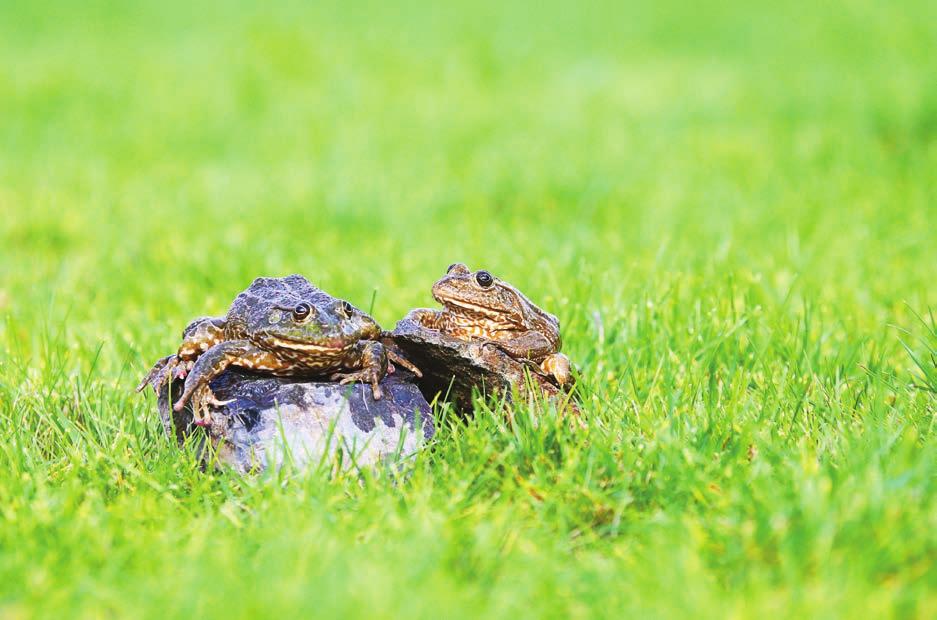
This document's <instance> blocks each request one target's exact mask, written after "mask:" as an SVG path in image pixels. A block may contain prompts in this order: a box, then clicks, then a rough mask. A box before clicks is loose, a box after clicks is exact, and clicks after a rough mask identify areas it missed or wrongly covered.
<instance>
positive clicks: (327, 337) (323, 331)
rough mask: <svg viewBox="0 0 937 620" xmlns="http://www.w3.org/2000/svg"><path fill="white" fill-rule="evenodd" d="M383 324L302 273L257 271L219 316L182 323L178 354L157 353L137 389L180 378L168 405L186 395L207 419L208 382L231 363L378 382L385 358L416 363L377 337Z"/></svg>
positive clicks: (376, 390)
mask: <svg viewBox="0 0 937 620" xmlns="http://www.w3.org/2000/svg"><path fill="white" fill-rule="evenodd" d="M381 336H382V331H381V328H380V326H379V325H378V324H377V323H376V322H375V321H374V319H372V318H371V317H370V316H369V315H367V314H365V313H364V312H362V311H361V310H358V309H357V308H355V307H354V306H352V305H351V304H350V303H348V302H347V301H343V300H340V299H335V298H334V297H332V296H331V295H328V294H327V293H325V292H323V291H321V290H319V289H318V288H316V287H315V286H313V285H312V284H310V283H309V281H308V280H306V279H305V278H304V277H302V276H299V275H292V276H288V277H285V278H257V279H256V280H254V282H253V283H252V284H251V285H250V287H248V289H247V290H245V291H244V292H242V293H241V294H240V295H238V296H237V297H236V298H235V300H234V302H233V303H232V304H231V308H230V309H229V310H228V314H227V315H226V316H225V317H222V318H212V317H205V318H201V319H196V320H195V321H193V322H192V323H190V324H189V326H188V327H186V328H185V331H184V332H183V334H182V344H181V345H180V346H179V350H178V351H177V352H176V354H175V355H170V356H168V357H164V358H163V359H161V360H159V361H158V362H157V363H156V365H155V366H154V367H153V369H152V370H151V371H150V372H149V374H147V376H146V377H145V378H144V379H143V381H142V382H141V383H140V385H139V386H138V387H137V390H138V391H139V390H142V389H143V388H145V387H146V386H147V385H152V386H153V388H154V389H155V390H156V391H159V389H160V388H162V386H163V385H164V384H165V383H166V382H167V381H170V380H171V379H172V378H183V377H184V378H185V386H184V387H183V391H182V394H181V395H180V397H179V399H178V400H177V401H176V403H175V405H173V407H174V409H175V410H176V411H181V410H182V408H183V407H185V405H186V403H187V402H189V401H190V400H191V402H192V410H193V412H194V416H195V423H196V424H199V425H205V424H208V423H209V422H210V414H209V411H208V408H209V406H211V405H214V406H219V405H223V404H225V403H224V402H221V401H218V400H217V399H216V398H215V395H214V394H213V393H212V391H211V388H210V387H209V384H210V383H211V381H212V380H213V379H214V378H215V377H217V376H218V375H220V374H221V373H222V372H224V370H225V369H226V368H227V367H228V366H232V365H233V366H240V367H242V368H247V369H249V370H255V371H258V372H264V373H269V374H272V375H277V376H322V375H330V378H331V380H333V381H339V382H340V383H342V384H346V383H351V382H355V381H362V382H367V383H370V384H371V390H372V393H373V395H374V398H375V399H380V398H381V396H382V392H381V388H380V385H378V384H379V382H380V380H381V379H382V378H383V377H384V375H385V374H386V373H387V372H392V371H393V367H392V366H388V358H390V359H392V360H393V361H395V362H397V363H399V364H401V365H403V366H405V367H407V368H409V369H410V370H412V371H414V372H415V373H416V374H417V375H418V376H419V374H420V372H419V370H418V369H416V368H415V367H414V366H413V365H412V364H410V363H409V362H408V361H406V360H405V359H403V358H401V357H400V356H399V355H397V354H396V353H394V352H393V351H390V350H387V349H385V348H384V346H383V345H382V344H381V343H380V342H377V339H378V338H380V337H381Z"/></svg>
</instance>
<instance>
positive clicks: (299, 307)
mask: <svg viewBox="0 0 937 620" xmlns="http://www.w3.org/2000/svg"><path fill="white" fill-rule="evenodd" d="M310 314H312V306H310V305H309V304H307V303H306V302H305V301H303V302H300V303H298V304H296V307H295V308H293V318H294V319H296V320H297V321H304V320H306V318H307V317H308V316H309V315H310Z"/></svg>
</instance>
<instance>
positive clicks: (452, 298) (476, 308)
mask: <svg viewBox="0 0 937 620" xmlns="http://www.w3.org/2000/svg"><path fill="white" fill-rule="evenodd" d="M433 297H434V298H435V299H436V301H438V302H439V303H441V304H442V305H443V309H442V310H429V309H422V308H420V309H416V310H413V311H411V312H410V314H409V315H408V316H407V318H409V319H410V320H413V321H416V322H417V323H419V324H421V325H423V326H424V327H428V328H430V329H436V330H439V331H440V332H442V333H444V334H447V335H449V336H451V337H453V338H457V339H459V340H478V341H488V342H491V343H493V344H494V345H495V346H497V347H498V348H499V349H501V350H503V351H504V352H505V353H507V354H508V355H510V356H511V357H513V358H515V359H518V360H529V361H531V362H534V365H536V366H537V368H538V369H539V370H540V371H541V372H542V373H543V374H545V375H547V376H550V377H553V378H554V379H555V380H556V382H557V383H559V384H560V385H565V384H566V383H568V382H569V380H570V362H569V358H568V357H566V356H565V355H563V354H562V353H560V352H559V350H560V347H561V340H560V323H559V321H558V320H557V318H556V317H555V316H553V315H552V314H550V313H548V312H545V311H544V310H542V309H540V308H539V307H537V306H536V305H535V304H534V303H533V302H532V301H530V300H529V299H528V298H527V297H526V296H525V295H524V294H523V293H521V292H520V291H519V290H517V289H516V288H514V287H513V286H511V285H510V284H508V283H507V282H505V281H503V280H499V279H498V278H495V277H494V276H493V275H491V273H489V272H487V271H484V270H481V271H476V272H472V271H470V270H469V268H468V267H466V266H465V265H464V264H462V263H455V264H453V265H450V266H449V269H448V270H447V271H446V275H445V276H443V277H442V278H441V279H440V280H438V281H437V282H436V283H435V284H434V285H433Z"/></svg>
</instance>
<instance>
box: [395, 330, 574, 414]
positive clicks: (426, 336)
mask: <svg viewBox="0 0 937 620" xmlns="http://www.w3.org/2000/svg"><path fill="white" fill-rule="evenodd" d="M390 338H391V340H392V341H393V343H394V345H395V346H396V347H397V348H398V349H400V351H401V352H402V353H403V354H404V356H405V357H406V358H407V359H408V360H410V361H411V362H413V363H414V364H416V366H417V367H418V368H419V369H420V370H421V371H422V372H423V377H422V378H419V379H416V381H417V385H419V386H420V390H421V391H422V392H423V396H424V397H425V398H426V399H427V400H428V401H430V402H432V401H433V399H434V398H436V397H437V396H438V397H440V399H441V400H444V401H447V402H450V403H452V404H453V405H454V406H455V408H456V410H457V411H458V412H459V413H462V414H468V413H470V412H471V411H472V397H473V394H476V393H477V394H482V395H485V394H501V395H504V396H507V397H511V396H512V394H513V393H514V391H516V392H517V394H518V395H519V396H521V397H522V398H525V399H529V398H544V397H545V398H548V399H555V400H556V402H557V403H558V404H561V405H563V406H567V404H568V406H570V407H571V408H573V409H576V405H575V403H572V402H570V399H569V398H568V395H567V394H566V393H565V392H564V391H563V390H561V389H560V388H559V386H557V385H556V384H555V383H553V382H552V381H551V380H550V379H549V378H548V377H545V376H544V375H543V374H542V373H540V372H539V370H538V369H537V366H536V364H532V363H530V364H525V363H523V362H520V361H518V360H516V359H514V358H512V357H511V356H509V355H508V354H507V353H505V352H504V351H502V350H501V349H499V348H497V347H496V346H495V345H493V344H491V343H484V342H466V341H464V340H457V339H455V338H451V337H449V336H447V335H445V334H442V333H440V332H439V331H437V330H435V329H428V328H426V327H424V326H423V325H421V324H419V323H417V322H415V321H412V320H410V319H408V318H404V319H402V320H400V321H398V323H397V326H396V328H395V329H394V331H393V332H391V333H390Z"/></svg>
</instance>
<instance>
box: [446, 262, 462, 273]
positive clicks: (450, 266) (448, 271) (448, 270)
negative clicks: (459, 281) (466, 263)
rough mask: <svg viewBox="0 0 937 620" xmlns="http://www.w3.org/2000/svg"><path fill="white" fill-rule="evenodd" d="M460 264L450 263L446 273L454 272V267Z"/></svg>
mask: <svg viewBox="0 0 937 620" xmlns="http://www.w3.org/2000/svg"><path fill="white" fill-rule="evenodd" d="M458 264H459V263H452V264H451V265H449V266H448V267H446V273H452V268H453V267H455V266H456V265H458Z"/></svg>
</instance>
